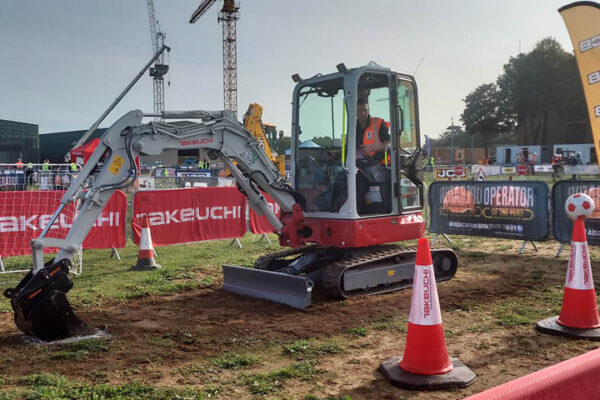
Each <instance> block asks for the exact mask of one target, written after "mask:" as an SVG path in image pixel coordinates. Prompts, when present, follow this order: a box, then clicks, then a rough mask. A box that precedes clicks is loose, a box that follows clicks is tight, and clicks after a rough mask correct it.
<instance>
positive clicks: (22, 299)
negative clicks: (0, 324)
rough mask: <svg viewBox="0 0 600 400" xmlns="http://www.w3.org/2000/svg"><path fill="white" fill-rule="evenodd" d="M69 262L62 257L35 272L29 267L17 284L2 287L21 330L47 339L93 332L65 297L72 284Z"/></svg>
mask: <svg viewBox="0 0 600 400" xmlns="http://www.w3.org/2000/svg"><path fill="white" fill-rule="evenodd" d="M49 264H50V263H49ZM69 264H70V262H69V260H66V259H65V260H61V261H59V262H57V263H54V264H50V265H46V266H45V267H44V268H42V269H41V270H40V271H39V272H38V273H37V274H35V275H33V273H32V272H31V271H29V273H28V274H27V275H26V276H25V277H24V278H23V280H22V281H21V282H19V284H18V285H17V287H16V288H14V289H6V290H5V291H4V296H5V297H7V298H9V299H10V303H11V305H12V307H13V310H14V311H15V323H16V324H17V327H18V328H19V329H20V330H22V331H23V332H24V333H26V334H28V335H32V336H35V337H38V338H40V339H42V340H48V341H49V340H57V339H64V338H67V337H71V336H80V335H87V334H91V333H93V331H94V330H93V329H92V328H90V327H89V326H88V325H86V324H85V323H84V322H83V321H82V320H80V319H79V318H78V317H77V316H76V315H75V313H73V310H72V309H71V306H70V305H69V302H68V300H67V296H66V293H67V292H68V291H69V290H70V289H71V288H72V287H73V282H72V281H71V280H70V279H69V277H68V276H67V272H68V270H69Z"/></svg>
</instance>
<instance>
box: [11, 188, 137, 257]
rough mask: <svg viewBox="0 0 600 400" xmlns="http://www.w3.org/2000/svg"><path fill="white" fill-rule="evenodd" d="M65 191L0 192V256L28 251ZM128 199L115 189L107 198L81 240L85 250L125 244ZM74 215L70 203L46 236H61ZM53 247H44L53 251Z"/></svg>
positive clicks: (23, 253) (74, 208)
mask: <svg viewBox="0 0 600 400" xmlns="http://www.w3.org/2000/svg"><path fill="white" fill-rule="evenodd" d="M63 194H64V191H55V190H53V191H12V192H0V204H2V207H0V257H12V256H19V255H25V254H30V253H31V246H30V242H31V240H32V239H35V238H36V237H38V235H39V234H40V233H41V231H42V230H43V229H44V228H45V227H46V225H47V224H48V222H49V220H50V217H51V216H52V214H54V212H55V211H56V209H57V208H58V207H59V205H60V199H61V198H62V196H63ZM126 214H127V199H126V197H125V194H124V193H123V192H122V191H120V190H118V191H116V192H115V193H114V194H113V195H112V196H111V198H110V200H109V201H108V203H107V205H106V206H105V207H104V209H103V210H102V214H101V215H100V216H99V217H98V219H97V221H96V223H95V224H94V226H93V227H92V229H91V230H90V232H89V234H88V236H87V237H86V239H85V241H84V242H83V246H82V247H83V248H84V249H111V248H123V247H125V240H126V236H125V235H126V234H125V228H126V222H125V218H126ZM76 215H77V211H76V204H75V203H70V204H69V205H68V206H67V207H65V208H64V209H63V211H62V212H61V214H60V216H59V218H57V220H56V222H55V223H54V224H53V225H52V226H51V228H50V230H49V231H48V237H52V238H58V239H64V238H65V237H66V234H67V232H68V230H69V228H70V227H71V225H72V224H73V220H74V218H75V217H76ZM55 251H56V249H53V248H47V249H45V252H47V253H52V252H55Z"/></svg>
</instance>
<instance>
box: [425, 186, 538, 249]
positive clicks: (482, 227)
mask: <svg viewBox="0 0 600 400" xmlns="http://www.w3.org/2000/svg"><path fill="white" fill-rule="evenodd" d="M548 195H549V190H548V186H547V185H546V184H545V183H544V182H539V181H519V182H513V181H485V182H479V181H470V182H433V183H432V184H431V186H430V188H429V207H430V209H431V221H430V225H429V230H430V232H433V233H450V234H457V235H469V236H487V237H497V238H509V239H522V240H545V239H547V238H548V235H549V221H550V210H549V204H548Z"/></svg>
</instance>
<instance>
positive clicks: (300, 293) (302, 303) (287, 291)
mask: <svg viewBox="0 0 600 400" xmlns="http://www.w3.org/2000/svg"><path fill="white" fill-rule="evenodd" d="M223 277H224V282H223V289H225V290H228V291H230V292H233V293H237V294H242V295H245V296H250V297H256V298H259V299H266V300H271V301H274V302H276V303H282V304H287V305H288V306H292V307H295V308H300V309H305V308H306V307H308V306H309V305H310V304H311V300H312V289H313V286H314V283H313V281H312V280H310V279H309V278H306V277H302V276H295V275H289V274H284V273H281V272H273V271H265V270H260V269H254V268H247V267H239V266H235V265H223Z"/></svg>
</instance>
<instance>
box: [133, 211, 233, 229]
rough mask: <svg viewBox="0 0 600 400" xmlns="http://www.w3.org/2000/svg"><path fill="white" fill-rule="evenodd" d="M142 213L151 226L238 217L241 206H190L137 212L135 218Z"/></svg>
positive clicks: (141, 215) (139, 216)
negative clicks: (146, 216)
mask: <svg viewBox="0 0 600 400" xmlns="http://www.w3.org/2000/svg"><path fill="white" fill-rule="evenodd" d="M144 215H148V222H149V223H150V225H151V226H157V225H170V224H181V223H183V222H192V221H204V220H219V219H239V218H241V216H242V206H232V207H227V206H225V207H223V206H214V207H195V208H192V207H190V208H181V209H177V210H166V211H153V212H150V213H138V214H136V215H135V216H136V218H141V217H143V216H144Z"/></svg>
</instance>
